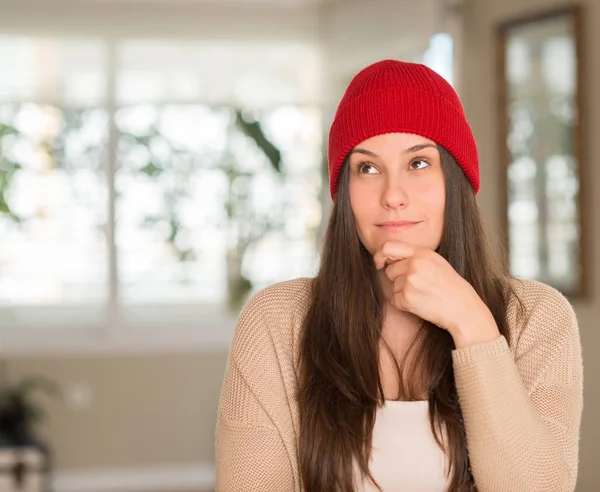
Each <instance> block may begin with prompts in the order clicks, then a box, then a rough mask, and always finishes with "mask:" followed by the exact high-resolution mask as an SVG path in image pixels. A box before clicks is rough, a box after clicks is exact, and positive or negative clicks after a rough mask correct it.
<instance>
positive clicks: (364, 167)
mask: <svg viewBox="0 0 600 492" xmlns="http://www.w3.org/2000/svg"><path fill="white" fill-rule="evenodd" d="M357 170H358V173H359V174H373V173H374V172H376V171H377V169H375V167H374V166H373V165H372V164H367V163H364V164H359V165H358V169H357Z"/></svg>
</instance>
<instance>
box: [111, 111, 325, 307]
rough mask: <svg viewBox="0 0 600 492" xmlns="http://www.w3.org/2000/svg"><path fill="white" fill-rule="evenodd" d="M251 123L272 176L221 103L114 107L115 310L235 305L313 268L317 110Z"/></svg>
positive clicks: (317, 183) (317, 180)
mask: <svg viewBox="0 0 600 492" xmlns="http://www.w3.org/2000/svg"><path fill="white" fill-rule="evenodd" d="M254 116H256V117H258V118H259V121H260V122H261V123H262V127H263V129H264V134H265V136H266V138H268V139H269V140H270V141H271V142H273V144H274V145H275V146H277V147H278V149H279V150H280V152H281V155H282V165H281V169H280V172H278V171H277V170H276V169H275V168H274V166H273V165H272V163H271V162H270V161H269V159H268V158H267V156H266V154H265V152H264V151H263V150H261V149H260V148H259V147H258V145H257V144H256V141H255V140H254V139H252V138H249V137H248V135H247V134H246V133H244V131H242V130H241V128H240V126H239V121H238V123H236V121H237V120H236V118H237V116H236V113H235V112H234V111H233V110H231V109H229V108H225V107H218V108H209V107H207V106H201V105H189V106H181V105H169V106H152V105H138V106H132V107H128V108H123V109H121V110H120V111H119V112H118V114H117V126H118V128H119V130H120V132H121V136H120V139H119V157H118V160H119V170H118V173H117V176H116V188H117V193H118V196H119V199H118V202H117V224H116V234H117V247H118V251H119V256H118V260H119V261H118V264H119V278H120V281H121V287H120V295H121V299H122V301H123V303H124V304H126V305H135V304H146V303H168V304H177V303H185V304H198V303H202V304H210V305H224V304H225V303H227V301H228V300H231V299H232V298H235V299H234V304H235V302H237V300H239V299H238V297H236V296H238V294H239V295H240V296H243V295H244V294H247V293H248V292H249V291H251V290H255V289H258V288H261V287H263V286H264V285H266V284H269V283H272V282H275V281H279V280H283V279H287V278H291V277H294V276H298V275H302V274H304V275H306V274H310V273H312V270H311V269H312V268H313V266H314V261H315V257H316V254H315V237H314V230H315V228H316V227H317V225H318V223H319V220H320V206H319V202H318V194H319V189H320V174H319V165H320V114H319V112H318V111H316V110H314V109H307V108H299V107H297V106H290V107H280V108H278V109H275V110H270V111H268V112H261V114H259V115H254ZM241 118H242V119H243V121H246V122H247V123H249V124H250V125H251V124H252V116H251V115H245V116H244V115H241Z"/></svg>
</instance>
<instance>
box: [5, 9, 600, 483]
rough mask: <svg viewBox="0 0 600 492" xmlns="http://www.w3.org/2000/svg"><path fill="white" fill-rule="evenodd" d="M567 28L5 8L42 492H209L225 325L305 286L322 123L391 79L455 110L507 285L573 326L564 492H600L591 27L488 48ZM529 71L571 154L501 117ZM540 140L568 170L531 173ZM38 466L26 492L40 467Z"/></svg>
mask: <svg viewBox="0 0 600 492" xmlns="http://www.w3.org/2000/svg"><path fill="white" fill-rule="evenodd" d="M570 5H571V4H569V3H568V2H564V1H555V0H502V1H495V0H464V1H462V0H0V363H1V367H2V371H0V378H2V379H0V426H1V425H2V422H4V425H5V429H4V430H6V425H8V424H7V423H6V422H11V421H10V418H17V417H18V416H17V417H14V415H13V416H12V417H11V415H12V414H11V415H9V411H8V410H6V409H3V407H2V404H3V402H4V406H5V407H7V405H6V401H8V400H9V399H10V397H11V395H12V397H14V396H15V394H16V393H15V392H14V389H15V387H19V384H20V383H21V382H23V381H25V384H24V385H21V386H20V389H21V391H20V393H19V394H18V395H17V396H19V395H21V396H22V395H23V394H24V393H26V392H28V391H29V390H31V394H30V395H29V394H27V398H28V399H29V398H30V401H31V403H35V405H34V406H32V407H31V408H34V409H41V410H43V411H44V412H45V416H44V417H43V418H42V419H40V420H39V422H38V425H37V426H36V429H38V430H39V436H40V438H41V440H42V441H43V442H44V443H46V444H47V445H48V446H49V448H50V449H51V457H52V483H53V488H52V490H54V491H55V492H180V491H181V492H183V491H192V492H204V491H212V490H214V426H215V421H216V411H217V404H218V398H219V393H220V389H221V382H222V378H223V374H224V370H225V365H226V362H227V353H228V347H229V343H230V341H231V336H232V333H233V330H234V327H235V320H236V314H237V313H238V312H239V309H240V307H241V306H242V305H243V303H244V302H245V300H246V299H247V298H248V296H250V295H252V294H253V293H254V292H256V291H257V290H259V289H261V288H263V287H265V286H267V285H269V284H272V283H275V282H278V281H281V280H286V279H289V278H293V277H298V276H312V275H313V274H314V272H315V269H316V266H317V265H318V248H319V244H320V238H321V234H322V226H323V223H324V220H325V219H326V218H327V214H328V212H329V207H330V199H329V195H328V189H327V186H326V184H327V174H326V163H325V161H324V149H325V144H326V136H327V131H328V127H329V124H330V122H331V119H332V116H333V111H334V110H335V107H336V106H337V103H338V102H339V99H340V97H341V95H342V91H343V90H344V88H345V86H346V84H347V83H348V82H349V80H350V78H351V77H352V75H353V74H354V73H356V72H357V71H358V70H359V69H360V68H362V67H363V66H365V65H367V64H368V63H371V62H373V61H376V60H379V59H383V58H395V59H400V60H405V61H417V62H421V63H425V64H427V65H429V66H430V67H431V68H433V69H434V70H436V71H438V72H439V73H440V74H442V75H443V76H444V77H445V78H446V79H447V80H449V81H450V82H451V83H452V84H453V85H454V87H455V88H456V89H457V91H458V92H459V95H460V96H461V99H462V100H463V103H464V106H465V110H466V113H467V118H468V119H469V121H470V123H471V126H472V128H473V130H474V133H475V137H476V139H477V143H478V147H479V153H480V162H481V173H482V191H481V192H480V194H479V196H478V198H479V202H480V205H481V207H482V210H483V213H484V218H485V221H486V224H487V226H488V229H489V230H490V232H491V233H492V236H493V237H494V238H495V241H497V244H498V245H500V244H502V242H503V241H504V240H505V239H506V237H507V235H509V233H510V235H511V241H512V243H511V249H510V253H511V256H510V266H511V271H512V272H513V273H514V274H515V275H517V276H522V277H530V278H538V279H540V280H542V281H547V282H549V283H553V285H556V286H557V288H560V289H561V290H562V291H564V292H565V294H567V295H569V298H570V299H571V300H572V302H573V304H574V306H575V309H576V312H577V315H578V318H579V322H580V330H581V339H582V343H583V350H584V363H585V409H584V417H583V427H582V441H581V454H580V473H579V482H578V489H577V490H578V491H580V492H594V491H597V490H600V467H598V466H597V463H596V460H597V459H598V456H600V423H599V422H598V421H597V420H596V418H597V416H598V415H599V414H600V413H599V411H600V376H599V374H600V362H599V359H598V358H597V357H595V356H594V354H595V350H598V349H599V348H600V334H599V333H598V329H597V328H598V319H600V294H599V293H598V291H599V290H600V268H598V264H597V261H598V247H597V245H598V244H600V223H599V222H598V217H597V215H596V216H595V214H597V211H598V210H600V196H599V195H597V194H596V195H594V194H593V190H594V187H599V186H600V166H598V165H597V164H596V163H595V158H596V157H595V156H596V155H599V154H600V139H598V138H594V136H595V134H596V132H598V131H600V94H599V93H598V92H597V91H594V90H593V88H595V87H598V86H600V64H598V63H597V59H596V58H597V55H596V52H595V51H594V47H595V46H598V45H600V2H598V1H597V0H581V1H580V2H579V3H578V6H579V7H580V9H581V10H580V11H579V17H578V19H579V21H578V22H579V23H571V24H568V23H567V24H566V26H567V27H566V28H565V29H563V28H562V27H560V26H559V25H558V24H557V23H554V24H552V22H551V23H550V24H552V25H551V26H550V27H551V28H547V25H546V24H544V26H546V27H544V26H542V27H541V28H536V27H535V26H534V28H533V30H532V32H533V34H527V33H525V32H524V31H523V32H521V31H519V29H518V28H517V30H516V31H515V32H513V31H510V30H505V31H502V29H503V26H504V27H506V26H508V25H509V24H507V23H510V21H511V20H513V19H519V18H532V19H533V18H535V17H536V16H541V17H543V16H544V15H545V13H547V12H556V9H567V8H568V7H569V6H570ZM567 11H568V10H565V12H567ZM553 26H554V27H553ZM536 29H537V30H536ZM561 29H563V31H564V32H563V31H561ZM561 33H562V34H561ZM510 36H512V37H510ZM528 36H529V37H528ZM542 39H543V40H544V41H543V43H546V42H547V41H546V40H550V41H548V43H549V44H548V45H547V46H546V45H543V46H542V48H541V51H540V53H541V54H540V55H539V56H537V57H536V55H531V53H530V52H528V51H527V50H528V49H529V48H528V46H529V47H531V46H534V45H536V43H538V44H540V45H542V44H543V43H542V41H540V40H542ZM574 39H577V43H579V44H576V43H575V42H574V41H573V40H574ZM504 48H506V49H504ZM528 53H529V54H528ZM507 54H508V55H510V56H508V55H507ZM530 65H531V66H530ZM537 65H540V66H541V67H542V68H541V72H539V73H542V78H541V79H540V80H539V81H538V82H537V83H538V84H539V85H540V87H547V88H548V87H549V89H548V94H547V95H548V100H549V101H550V102H551V104H550V106H549V107H551V108H555V109H552V111H554V113H556V114H558V115H563V116H564V118H563V119H564V120H565V122H564V124H563V123H561V125H562V126H560V128H561V129H563V130H560V131H562V132H563V133H561V135H563V134H564V128H567V129H572V130H573V133H571V134H570V135H572V136H573V137H574V138H573V140H569V141H568V142H566V143H565V142H564V141H563V140H560V139H558V140H557V139H556V138H553V137H552V135H554V133H552V132H553V131H554V130H553V128H555V127H556V125H555V126H552V125H550V126H544V125H543V124H540V125H539V126H538V127H536V126H535V125H534V124H533V123H532V121H533V120H530V119H528V116H527V114H525V113H523V114H521V113H519V112H518V110H516V109H514V108H517V109H518V108H521V107H522V106H523V107H525V106H526V104H524V105H522V106H519V105H518V104H517V103H515V101H516V100H517V99H519V98H521V99H520V100H527V97H530V98H531V99H532V100H533V99H535V98H534V97H532V90H531V87H532V86H531V80H534V78H532V77H533V76H532V75H531V73H533V72H532V70H533V69H531V67H532V66H537ZM536 73H537V72H536ZM520 74H521V75H520ZM523 74H525V75H523ZM505 76H506V79H505ZM544 77H545V78H544ZM507 81H508V82H507ZM528 84H529V85H528ZM533 87H534V90H533V93H534V95H537V94H538V93H539V92H538V91H536V90H535V86H533ZM528 91H529V92H528ZM542 92H543V91H542ZM544 94H545V93H544ZM506 101H508V103H511V104H512V106H511V104H505V107H506V111H505V110H504V109H503V108H504V106H503V104H504V102H506ZM534 102H535V101H534ZM513 103H514V104H513ZM538 103H539V101H538ZM575 103H577V104H575ZM536 104H537V103H536ZM539 104H543V102H542V103H539ZM556 108H558V109H556ZM565 115H566V116H565ZM505 120H506V121H509V122H510V124H509V125H508V126H507V128H504V126H503V121H505ZM561 121H562V120H561ZM534 123H535V122H534ZM532 125H533V126H532ZM536 132H537V133H536ZM544 132H545V133H544ZM531 133H534V134H536V135H546V136H547V137H548V141H560V142H562V145H563V147H564V148H565V149H566V150H565V152H564V155H563V154H562V153H561V152H559V151H555V150H546V154H544V155H546V157H540V154H539V152H538V153H537V154H536V152H535V151H532V152H531V153H530V154H531V155H530V156H529V154H528V153H527V152H528V150H527V149H528V147H527V145H528V143H527V142H528V141H529V140H527V138H528V137H527V135H529V134H531ZM521 144H522V145H521ZM519 145H521V147H519ZM521 148H522V149H525V150H521V151H518V149H521ZM544 148H547V147H544ZM507 149H508V150H507ZM515 149H517V150H515ZM538 150H539V149H538ZM519 152H520V154H519ZM517 154H519V155H520V156H521V158H517V157H518V156H517ZM542 154H543V152H542ZM523 155H525V156H529V157H527V158H523ZM536 156H537V157H536ZM507 164H510V166H508V167H507ZM544 169H545V171H544V172H543V173H540V170H544ZM540 175H541V176H542V177H543V180H544V181H542V182H541V183H542V184H541V185H540V182H539V181H536V178H535V177H536V176H540ZM540 187H541V188H540ZM540 189H541V190H542V191H543V193H541V194H539V193H538V191H539V190H540ZM553 207H554V208H553ZM553 210H555V211H556V210H559V211H560V213H558V212H557V213H555V214H554V215H553V213H554V212H552V211H553ZM540 231H542V232H540ZM30 376H35V377H38V379H36V380H34V381H33V383H32V384H29V383H28V382H27V379H26V378H28V377H30ZM42 378H46V379H47V380H46V379H42ZM34 383H38V385H39V386H41V388H39V391H38V388H34V387H33V385H34ZM44 390H48V391H44ZM11 391H12V393H11ZM34 393H36V394H34ZM7 395H8V396H7ZM3 398H4V399H3ZM23 401H24V400H23V398H21V399H20V400H19V402H23ZM27 408H29V407H27ZM3 410H4V411H5V415H4V416H5V420H2V412H3ZM9 410H10V408H9ZM12 410H14V408H13V409H12ZM6 415H8V417H6ZM3 437H4V438H5V439H4V441H3V440H2V438H3ZM8 441H10V440H9V439H8V440H7V438H6V436H3V435H2V429H1V428H0V492H4V491H9V490H13V488H11V487H12V485H10V484H11V483H12V480H13V472H14V471H15V466H14V465H15V463H16V462H15V458H14V456H12V455H10V454H8V452H7V451H6V450H7V449H8V448H9V445H10V442H8ZM3 449H4V450H5V451H4V452H3V451H2V450H3ZM27 459H29V461H27ZM27 459H25V458H22V460H21V461H23V462H26V463H25V464H24V465H23V467H22V468H23V469H24V474H25V475H26V474H27V473H32V474H34V473H39V472H38V471H36V470H38V469H41V468H43V467H44V462H45V460H46V458H45V457H44V455H40V456H37V457H30V458H27ZM28 469H29V471H28ZM19 473H20V472H19ZM3 487H4V488H3ZM29 487H30V488H26V489H23V490H30V492H34V490H37V489H36V488H35V486H34V485H33V482H30V485H29ZM532 492H533V491H532Z"/></svg>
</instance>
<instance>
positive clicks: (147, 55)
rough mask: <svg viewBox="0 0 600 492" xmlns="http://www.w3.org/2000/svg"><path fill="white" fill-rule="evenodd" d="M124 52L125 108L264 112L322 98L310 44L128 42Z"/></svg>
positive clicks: (120, 80) (121, 85)
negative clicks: (172, 105)
mask: <svg viewBox="0 0 600 492" xmlns="http://www.w3.org/2000/svg"><path fill="white" fill-rule="evenodd" d="M118 49H119V51H118V53H119V57H118V69H117V101H118V103H119V104H134V103H148V102H152V103H157V102H183V101H186V102H198V101H202V102H203V103H211V104H219V105H222V104H226V105H234V106H242V107H245V108H249V107H252V108H261V107H265V106H273V105H277V104H290V103H294V104H298V103H300V104H303V103H308V104H314V103H316V102H318V100H319V96H320V94H321V92H320V91H321V87H320V80H319V73H320V72H319V55H318V53H319V52H318V49H317V47H316V46H312V45H308V44H306V43H293V42H284V41H278V42H276V43H274V42H256V41H254V42H251V41H243V42H240V41H238V42H235V41H202V42H198V41H170V40H169V41H165V40H128V41H124V42H122V43H120V44H119V48H118Z"/></svg>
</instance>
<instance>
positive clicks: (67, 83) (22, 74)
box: [0, 36, 106, 106]
mask: <svg viewBox="0 0 600 492" xmlns="http://www.w3.org/2000/svg"><path fill="white" fill-rule="evenodd" d="M0 66H1V67H2V72H3V73H5V74H10V77H0V102H9V101H10V102H13V101H19V102H46V103H47V102H50V103H54V104H61V105H62V104H65V105H69V106H93V105H97V104H102V103H104V97H105V92H106V87H105V85H106V84H105V80H106V75H105V72H106V46H105V44H104V42H102V41H100V40H95V39H57V38H54V39H44V38H32V37H6V36H5V37H2V36H0Z"/></svg>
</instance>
